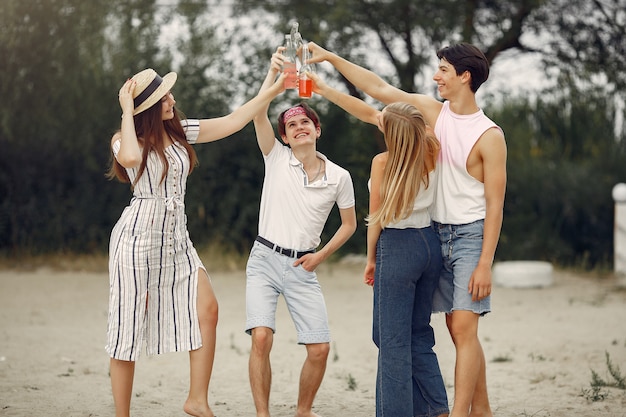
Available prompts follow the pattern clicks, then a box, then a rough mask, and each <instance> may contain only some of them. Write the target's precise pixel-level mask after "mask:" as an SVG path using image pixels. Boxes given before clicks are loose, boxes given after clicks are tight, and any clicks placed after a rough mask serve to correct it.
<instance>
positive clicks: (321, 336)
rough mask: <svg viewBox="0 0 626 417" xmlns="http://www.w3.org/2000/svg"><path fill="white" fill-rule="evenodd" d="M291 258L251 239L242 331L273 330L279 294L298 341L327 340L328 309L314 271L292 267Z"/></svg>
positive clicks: (318, 341)
mask: <svg viewBox="0 0 626 417" xmlns="http://www.w3.org/2000/svg"><path fill="white" fill-rule="evenodd" d="M295 261H296V259H295V258H292V257H288V256H285V255H281V254H279V253H277V252H275V251H274V250H272V249H270V248H268V247H266V246H263V245H262V244H261V243H259V242H254V245H253V246H252V250H251V251H250V257H249V258H248V264H247V266H246V275H247V280H246V333H248V334H251V333H252V329H254V328H255V327H268V328H270V329H272V331H273V332H276V307H277V305H278V297H279V296H280V295H281V294H282V295H283V297H284V299H285V303H286V305H287V310H288V311H289V314H290V315H291V319H292V320H293V323H294V325H295V327H296V331H297V334H298V343H299V344H303V345H306V344H312V343H328V342H330V329H329V326H328V313H327V311H326V302H325V300H324V295H323V294H322V287H321V286H320V284H319V282H318V280H317V274H316V273H315V272H309V271H307V270H305V269H304V268H302V266H301V265H299V266H297V267H294V266H293V263H294V262H295Z"/></svg>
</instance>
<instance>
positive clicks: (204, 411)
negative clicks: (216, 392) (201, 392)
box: [183, 398, 215, 417]
mask: <svg viewBox="0 0 626 417" xmlns="http://www.w3.org/2000/svg"><path fill="white" fill-rule="evenodd" d="M183 410H184V411H185V413H187V414H189V415H190V416H194V417H215V414H213V411H212V410H211V407H209V406H208V404H201V403H199V402H195V401H193V400H191V399H189V398H188V399H187V401H185V405H184V406H183Z"/></svg>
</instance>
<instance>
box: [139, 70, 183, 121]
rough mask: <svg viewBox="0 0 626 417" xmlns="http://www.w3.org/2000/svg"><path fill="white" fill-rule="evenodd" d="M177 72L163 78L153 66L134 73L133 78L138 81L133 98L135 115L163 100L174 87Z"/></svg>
mask: <svg viewBox="0 0 626 417" xmlns="http://www.w3.org/2000/svg"><path fill="white" fill-rule="evenodd" d="M177 77H178V76H177V74H176V73H175V72H170V73H168V74H167V75H166V76H165V77H163V78H161V77H160V76H159V74H157V73H156V71H155V70H153V69H152V68H148V69H145V70H143V71H141V72H138V73H137V74H135V75H133V78H132V79H133V80H135V81H136V82H137V85H136V86H135V90H134V91H133V99H134V101H135V111H134V112H133V115H137V114H139V113H141V112H142V111H144V110H147V109H149V108H150V107H152V106H153V105H154V104H155V103H156V102H158V101H159V100H161V99H162V98H163V96H165V94H167V92H168V91H170V90H171V89H172V87H173V86H174V83H176V78H177Z"/></svg>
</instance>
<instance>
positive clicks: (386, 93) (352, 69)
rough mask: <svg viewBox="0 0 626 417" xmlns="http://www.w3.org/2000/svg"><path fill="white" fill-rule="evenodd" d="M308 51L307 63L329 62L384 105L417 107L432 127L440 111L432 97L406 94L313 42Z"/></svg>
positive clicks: (310, 43) (437, 103) (439, 106)
mask: <svg viewBox="0 0 626 417" xmlns="http://www.w3.org/2000/svg"><path fill="white" fill-rule="evenodd" d="M308 45H309V51H311V59H310V60H309V62H311V63H316V62H322V61H328V62H330V63H331V64H332V65H333V66H334V67H335V69H337V71H339V72H340V73H341V74H342V75H343V76H344V77H346V79H347V80H348V81H350V82H351V83H352V84H354V86H356V88H358V89H359V90H361V91H363V92H365V94H367V95H369V96H371V97H373V98H375V99H376V100H378V101H380V102H382V103H384V104H385V105H387V104H390V103H393V102H396V101H402V102H405V103H411V104H413V105H414V106H415V107H417V108H418V109H419V110H420V111H421V112H422V113H423V114H424V116H425V117H426V120H427V122H428V123H429V124H430V125H431V126H434V125H435V122H436V121H437V116H438V115H439V111H440V110H441V103H440V102H439V101H437V100H436V99H435V98H434V97H430V96H426V95H424V94H416V93H407V92H406V91H403V90H400V89H399V88H396V87H394V86H392V85H391V84H389V83H387V82H386V81H385V80H383V79H382V78H381V77H379V76H378V75H377V74H375V73H374V72H372V71H370V70H368V69H366V68H363V67H360V66H358V65H356V64H353V63H352V62H350V61H348V60H347V59H345V58H342V57H340V56H339V55H337V54H335V53H332V52H330V51H327V50H326V49H324V48H322V47H321V46H319V45H317V44H315V43H314V42H309V44H308Z"/></svg>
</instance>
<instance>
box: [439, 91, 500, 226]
mask: <svg viewBox="0 0 626 417" xmlns="http://www.w3.org/2000/svg"><path fill="white" fill-rule="evenodd" d="M493 127H495V128H497V129H500V127H499V126H498V125H496V124H495V123H494V122H493V121H491V120H490V119H489V118H488V117H487V116H485V114H484V113H483V111H482V110H479V111H478V112H476V113H473V114H456V113H453V112H452V111H451V110H450V102H449V101H446V102H444V103H443V107H442V108H441V112H440V113H439V117H438V118H437V122H436V123H435V135H436V136H437V139H439V142H440V143H441V152H440V153H439V159H438V161H437V162H438V164H439V180H438V182H437V189H436V190H437V191H436V195H435V204H434V207H433V211H432V218H433V220H435V221H436V222H439V223H444V224H467V223H471V222H474V221H476V220H481V219H484V218H485V211H486V206H485V187H484V184H483V183H482V182H480V181H478V180H477V179H476V178H474V177H472V176H471V175H470V174H469V172H467V158H468V156H469V154H470V152H471V151H472V148H473V147H474V145H475V144H476V142H477V141H478V139H480V137H481V136H482V134H483V133H485V131H486V130H488V129H490V128H493ZM500 130H501V129H500Z"/></svg>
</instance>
